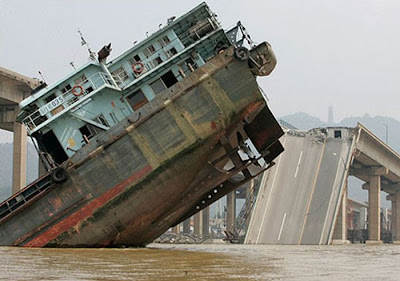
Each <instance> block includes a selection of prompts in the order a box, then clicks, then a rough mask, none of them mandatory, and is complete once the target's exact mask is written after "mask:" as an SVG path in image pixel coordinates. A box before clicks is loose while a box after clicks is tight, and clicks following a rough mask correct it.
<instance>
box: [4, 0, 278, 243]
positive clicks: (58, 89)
mask: <svg viewBox="0 0 400 281" xmlns="http://www.w3.org/2000/svg"><path fill="white" fill-rule="evenodd" d="M245 41H247V44H248V46H249V48H250V50H248V49H247V48H245V47H244V42H245ZM110 51H111V44H109V45H106V46H104V48H103V49H102V50H100V52H99V53H98V61H90V62H89V63H87V64H86V65H84V66H82V67H80V68H79V69H76V71H74V72H73V73H71V74H70V75H68V76H66V77H65V78H63V79H62V80H61V81H59V82H57V83H55V84H53V85H50V86H47V85H43V86H42V87H41V89H38V90H36V91H34V93H33V94H32V95H31V96H30V97H29V98H27V99H26V100H24V101H22V102H21V104H20V107H21V113H20V114H19V116H18V121H20V122H22V123H23V124H25V126H26V127H27V129H28V133H29V134H30V135H31V136H32V137H33V138H34V139H35V141H36V142H37V145H38V150H39V154H40V157H41V159H42V161H43V163H44V165H45V166H46V168H47V170H48V173H47V174H46V175H44V176H43V177H42V178H40V179H38V180H37V181H36V182H34V183H32V184H31V185H29V186H27V187H26V188H25V189H23V190H22V191H20V192H19V193H17V194H15V195H13V196H12V197H11V198H9V199H8V200H6V201H5V202H3V203H2V204H1V205H0V243H1V244H2V245H18V246H35V247H42V246H65V247H76V246H117V245H144V244H146V243H148V242H151V241H152V240H153V239H154V238H156V237H157V236H158V235H160V234H162V233H163V232H164V231H165V230H166V229H168V228H169V227H170V226H172V225H174V224H176V223H179V222H180V221H182V220H184V219H185V218H187V217H189V216H191V215H193V214H194V213H196V212H197V211H199V210H200V209H202V208H204V207H206V206H208V205H209V204H211V203H212V202H214V201H215V200H217V199H218V198H220V197H222V196H223V195H225V194H226V193H228V192H230V191H232V190H234V189H235V188H237V187H239V186H240V185H241V184H243V183H244V182H246V181H248V180H250V179H252V178H254V177H255V176H257V175H258V174H259V173H261V172H263V171H264V170H265V169H267V168H268V167H269V166H270V165H271V164H272V161H273V159H274V158H275V157H276V156H277V155H279V154H280V153H281V152H282V151H283V148H282V146H281V145H280V143H279V141H278V138H279V137H280V136H281V135H282V130H281V129H280V126H279V125H278V123H277V122H276V120H275V118H274V117H273V115H272V114H271V112H270V111H269V109H268V107H267V106H266V103H265V100H264V98H263V95H262V94H261V92H260V90H259V88H258V85H257V83H256V76H265V75H268V74H269V73H270V72H271V71H272V70H273V69H274V67H275V64H276V59H275V56H274V54H273V52H272V49H271V47H270V45H269V44H268V43H262V44H259V45H258V46H255V45H254V44H253V43H252V41H251V39H250V37H249V36H248V34H247V32H246V30H245V29H244V27H243V26H242V25H241V23H240V22H239V23H238V24H237V25H236V26H235V27H234V28H232V29H231V30H228V31H224V30H223V28H222V27H221V25H220V23H219V22H218V21H217V18H216V16H215V14H214V13H212V12H211V11H210V10H209V8H208V6H207V5H206V4H205V3H202V4H200V5H199V6H197V7H195V8H194V9H193V10H191V11H190V12H188V13H187V14H185V15H183V16H182V17H180V18H177V19H173V18H170V19H169V20H168V24H167V25H166V26H165V27H164V28H162V29H160V30H159V31H158V32H156V33H154V34H152V35H151V36H149V37H148V38H146V40H144V41H142V42H140V43H138V44H136V45H135V46H133V47H132V48H130V49H129V50H128V51H126V52H125V53H123V54H121V55H120V56H118V57H117V58H115V59H113V60H112V61H110V62H108V63H107V62H106V60H107V57H108V55H109V53H110Z"/></svg>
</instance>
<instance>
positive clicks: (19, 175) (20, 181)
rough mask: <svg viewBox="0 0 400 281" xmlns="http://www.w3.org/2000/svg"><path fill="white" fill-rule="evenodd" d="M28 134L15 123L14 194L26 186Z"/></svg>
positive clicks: (20, 125) (22, 127)
mask: <svg viewBox="0 0 400 281" xmlns="http://www.w3.org/2000/svg"><path fill="white" fill-rule="evenodd" d="M26 134H27V132H26V129H25V127H24V125H22V124H20V123H17V122H14V143H13V181H12V194H15V193H16V192H18V191H19V190H20V189H22V188H23V187H25V185H26V157H27V142H26Z"/></svg>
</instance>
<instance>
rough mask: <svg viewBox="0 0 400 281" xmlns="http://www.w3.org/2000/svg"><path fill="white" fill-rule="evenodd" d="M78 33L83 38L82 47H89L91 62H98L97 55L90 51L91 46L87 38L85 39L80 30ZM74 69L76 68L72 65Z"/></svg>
mask: <svg viewBox="0 0 400 281" xmlns="http://www.w3.org/2000/svg"><path fill="white" fill-rule="evenodd" d="M78 33H79V35H80V36H81V46H85V45H86V46H87V50H88V52H89V58H90V59H91V60H94V61H95V60H96V54H95V53H94V52H93V51H92V50H91V49H90V47H89V44H88V43H87V42H86V40H85V38H83V34H82V32H81V31H80V30H79V29H78ZM71 65H72V64H71ZM72 67H73V68H75V67H74V66H73V65H72Z"/></svg>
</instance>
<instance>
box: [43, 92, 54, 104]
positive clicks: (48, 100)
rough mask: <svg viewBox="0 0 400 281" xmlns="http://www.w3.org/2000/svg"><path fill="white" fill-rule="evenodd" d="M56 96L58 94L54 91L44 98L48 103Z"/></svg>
mask: <svg viewBox="0 0 400 281" xmlns="http://www.w3.org/2000/svg"><path fill="white" fill-rule="evenodd" d="M55 98H56V94H55V93H52V94H51V95H50V96H48V97H46V98H44V100H45V101H46V103H49V102H51V101H52V100H54V99H55Z"/></svg>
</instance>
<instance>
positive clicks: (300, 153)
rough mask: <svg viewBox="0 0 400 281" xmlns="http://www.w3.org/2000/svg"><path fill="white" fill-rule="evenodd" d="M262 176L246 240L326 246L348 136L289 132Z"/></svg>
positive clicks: (339, 191) (345, 160) (347, 150)
mask: <svg viewBox="0 0 400 281" xmlns="http://www.w3.org/2000/svg"><path fill="white" fill-rule="evenodd" d="M282 138H283V139H282V143H283V146H284V147H285V152H284V153H283V154H282V155H281V156H280V157H279V159H278V160H277V161H276V165H275V166H274V167H272V168H271V169H270V170H269V171H267V172H266V173H265V174H264V177H263V179H262V183H261V186H260V190H259V193H258V196H257V201H256V205H255V207H254V210H253V213H252V217H251V220H250V224H249V228H248V231H247V235H246V239H245V243H248V244H327V243H329V239H330V238H331V236H332V234H333V230H334V229H333V228H334V227H333V226H334V223H335V218H336V213H337V210H338V208H339V206H338V205H339V203H340V202H339V198H340V195H341V194H342V190H343V187H344V185H345V179H346V175H345V173H347V171H348V168H347V167H348V166H349V163H348V162H349V161H350V151H351V147H352V137H347V138H333V137H328V136H327V135H326V134H323V133H321V132H320V131H318V130H317V131H309V132H299V131H289V132H287V133H286V134H285V135H284V136H283V137H282Z"/></svg>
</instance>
